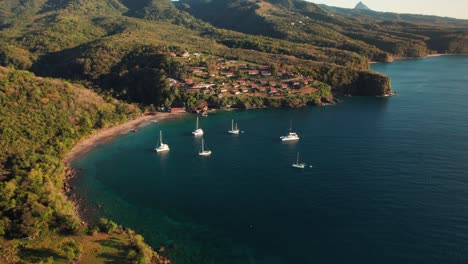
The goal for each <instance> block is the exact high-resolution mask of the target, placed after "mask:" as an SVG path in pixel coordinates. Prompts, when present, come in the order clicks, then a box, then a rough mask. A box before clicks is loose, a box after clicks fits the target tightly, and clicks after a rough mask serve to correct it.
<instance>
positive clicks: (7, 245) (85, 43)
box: [0, 0, 468, 263]
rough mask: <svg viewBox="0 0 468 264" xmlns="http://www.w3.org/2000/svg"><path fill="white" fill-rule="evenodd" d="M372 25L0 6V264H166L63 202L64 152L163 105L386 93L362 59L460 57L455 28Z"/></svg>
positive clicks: (208, 10) (235, 4)
mask: <svg viewBox="0 0 468 264" xmlns="http://www.w3.org/2000/svg"><path fill="white" fill-rule="evenodd" d="M360 12H361V11H360ZM369 12H371V11H369ZM372 14H373V13H368V14H367V13H366V15H360V14H359V13H353V14H352V15H349V14H347V13H345V12H344V11H342V10H341V11H340V10H338V9H336V10H332V9H329V8H328V9H327V8H325V7H323V6H318V5H315V4H313V3H310V2H305V1H299V0H269V1H262V0H255V1H254V0H230V1H228V0H215V1H204V0H182V1H179V2H177V3H174V2H171V1H169V0H134V1H131V0H3V1H0V66H1V68H0V149H1V150H2V152H1V153H0V263H17V262H20V263H41V262H42V263H69V262H73V261H74V263H80V262H81V263H109V262H112V261H114V262H116V263H159V262H162V261H163V258H160V257H158V256H157V254H155V253H154V252H153V251H152V250H151V249H150V248H149V247H148V246H147V245H145V244H144V242H143V239H142V238H141V237H140V236H138V235H136V234H135V233H134V232H133V231H131V230H126V229H124V228H118V227H117V225H116V224H115V223H113V222H109V221H106V220H103V221H102V222H101V224H100V225H98V226H97V227H95V228H93V227H86V226H83V225H82V224H81V223H80V222H79V220H78V218H77V216H76V213H75V211H74V208H73V206H72V203H71V202H70V201H69V200H68V199H67V198H66V196H65V195H64V193H63V191H62V189H63V185H64V180H65V176H66V166H65V164H64V162H63V158H64V155H65V153H67V151H69V150H70V149H71V148H72V147H73V146H74V144H75V143H76V142H77V141H78V140H80V139H82V138H83V137H85V136H87V135H90V134H91V133H93V132H95V131H96V130H98V129H101V128H105V127H110V126H114V125H117V124H120V123H122V122H125V121H127V120H128V119H131V118H133V117H135V116H137V115H139V114H141V112H142V111H144V110H146V109H156V108H158V107H160V106H185V107H186V108H187V109H188V110H191V109H193V110H197V109H199V108H201V107H203V106H205V105H209V106H210V107H224V106H234V107H240V108H251V107H265V106H267V107H300V106H304V105H308V104H312V105H321V104H324V103H330V102H333V100H334V99H333V96H336V95H364V96H379V95H384V94H386V93H388V92H389V91H390V79H389V78H388V77H387V76H384V75H381V74H379V73H376V72H372V71H370V70H369V65H370V62H371V61H381V62H386V61H390V60H391V59H392V58H394V57H401V56H409V57H420V56H425V55H427V54H431V53H464V52H467V51H468V50H467V49H468V45H467V43H468V35H467V33H466V32H467V26H466V24H465V22H463V21H454V20H450V19H443V18H428V17H422V18H419V17H414V18H413V17H408V16H402V17H403V19H400V20H396V19H391V18H388V19H387V17H386V16H383V17H382V18H381V19H378V18H376V17H375V16H376V15H375V16H374V15H372ZM431 21H434V23H432V22H431ZM438 21H445V22H444V23H438ZM436 22H437V23H436ZM197 87H198V88H197ZM201 87H203V88H201ZM97 230H100V232H97ZM114 231H116V232H114ZM105 233H109V234H105ZM102 256H111V257H110V258H107V259H106V258H104V257H102Z"/></svg>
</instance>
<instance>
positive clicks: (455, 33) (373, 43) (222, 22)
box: [177, 0, 468, 61]
mask: <svg viewBox="0 0 468 264" xmlns="http://www.w3.org/2000/svg"><path fill="white" fill-rule="evenodd" d="M177 6H178V7H179V8H180V9H182V10H185V11H187V12H189V13H191V14H192V15H194V16H195V17H198V18H200V19H203V20H205V21H208V22H210V23H212V24H214V25H216V26H219V27H223V28H228V29H233V30H238V31H241V32H245V33H250V34H260V35H267V36H270V37H275V38H281V39H287V40H290V41H293V42H299V43H308V44H312V45H315V46H319V47H333V48H337V49H341V50H347V51H352V52H357V53H358V54H360V55H362V56H365V57H367V58H369V59H372V60H376V61H382V60H385V59H388V57H386V56H385V55H384V54H382V53H386V54H388V55H390V56H394V57H420V56H425V55H427V54H430V53H466V52H468V37H467V34H466V24H465V25H464V22H463V21H460V23H458V24H457V26H454V24H455V23H445V24H443V25H440V23H438V21H452V22H453V21H456V20H449V19H444V18H440V19H439V20H436V19H434V17H427V19H426V20H425V21H426V23H424V24H423V23H420V22H421V21H423V18H426V17H425V16H420V19H419V20H417V19H413V21H414V23H408V22H411V19H409V16H407V17H408V19H406V20H400V21H395V20H394V19H388V20H387V19H386V17H385V16H380V17H379V15H378V13H377V12H374V13H376V15H374V16H369V15H366V16H364V15H363V16H361V15H360V14H373V13H372V12H373V11H370V10H354V11H349V12H339V13H338V12H332V11H338V10H343V9H338V8H335V9H331V8H326V7H320V6H318V5H315V4H313V3H309V2H305V1H302V0H288V1H286V0H284V1H277V0H273V1H272V0H269V1H268V0H263V1H262V0H259V1H253V0H235V1H231V0H217V1H204V0H181V1H178V3H177ZM350 13H352V14H354V15H353V16H348V14H350ZM414 17H417V16H414ZM431 19H432V21H434V23H429V21H431ZM254 21H255V22H256V23H252V22H254ZM458 25H460V26H465V29H463V28H460V27H458Z"/></svg>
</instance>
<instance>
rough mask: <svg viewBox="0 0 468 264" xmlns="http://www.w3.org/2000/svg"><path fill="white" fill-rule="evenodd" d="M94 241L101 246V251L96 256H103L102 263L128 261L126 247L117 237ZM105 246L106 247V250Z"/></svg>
mask: <svg viewBox="0 0 468 264" xmlns="http://www.w3.org/2000/svg"><path fill="white" fill-rule="evenodd" d="M96 242H97V243H99V245H101V246H102V247H103V249H102V250H101V251H102V253H99V254H98V255H97V256H98V257H99V258H103V259H104V263H115V264H117V263H118V264H120V263H122V264H125V263H130V262H129V260H128V258H127V250H128V247H127V246H125V245H123V244H122V242H121V241H120V240H119V239H118V238H110V239H105V240H98V241H96ZM106 248H108V249H107V250H106ZM115 251H117V252H115Z"/></svg>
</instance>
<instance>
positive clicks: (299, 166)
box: [292, 152, 305, 169]
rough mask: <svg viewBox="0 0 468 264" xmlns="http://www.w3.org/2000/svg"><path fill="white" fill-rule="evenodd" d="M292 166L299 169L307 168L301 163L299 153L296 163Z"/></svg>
mask: <svg viewBox="0 0 468 264" xmlns="http://www.w3.org/2000/svg"><path fill="white" fill-rule="evenodd" d="M292 166H293V168H297V169H304V168H305V164H304V163H299V152H298V153H297V159H296V163H293V164H292Z"/></svg>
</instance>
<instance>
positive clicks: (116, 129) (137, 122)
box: [65, 112, 188, 167]
mask: <svg viewBox="0 0 468 264" xmlns="http://www.w3.org/2000/svg"><path fill="white" fill-rule="evenodd" d="M185 114H188V113H186V112H174V113H162V112H157V113H155V114H152V115H141V116H139V117H137V118H135V119H132V120H129V121H127V122H125V123H123V124H120V125H117V126H113V127H108V128H104V129H101V130H97V131H96V132H95V133H93V134H91V135H90V136H88V137H85V138H83V139H81V140H80V141H78V143H76V144H75V146H74V147H73V148H72V149H71V150H70V151H69V152H68V153H67V154H66V155H65V164H66V165H67V167H69V166H70V164H71V163H72V162H73V161H74V160H75V159H77V158H79V157H81V156H82V155H84V154H86V153H88V152H89V151H90V150H92V149H93V148H94V147H95V146H96V145H99V144H102V143H106V142H108V141H110V140H112V139H113V138H115V137H117V136H119V135H122V134H126V133H130V132H132V130H135V129H138V128H139V127H142V126H144V125H147V124H148V123H151V122H153V121H161V120H165V119H169V118H175V117H179V116H182V115H185Z"/></svg>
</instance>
